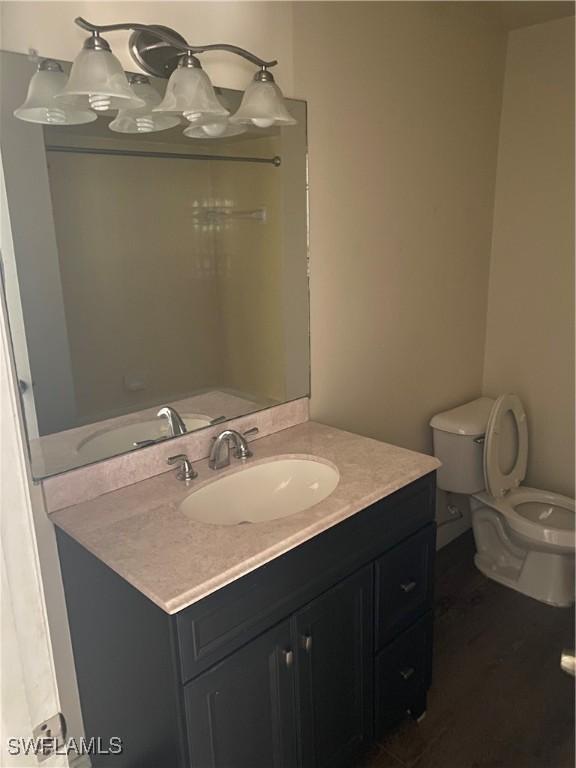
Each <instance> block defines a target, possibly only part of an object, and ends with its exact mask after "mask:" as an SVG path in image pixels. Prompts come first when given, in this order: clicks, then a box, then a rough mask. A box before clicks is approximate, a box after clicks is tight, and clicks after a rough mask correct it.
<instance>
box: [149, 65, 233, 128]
mask: <svg viewBox="0 0 576 768" xmlns="http://www.w3.org/2000/svg"><path fill="white" fill-rule="evenodd" d="M153 111H154V112H176V113H180V114H182V115H184V117H185V118H186V119H187V120H190V121H191V122H193V121H195V120H198V119H201V118H205V117H215V118H218V117H227V116H228V115H229V112H228V110H227V109H226V108H225V107H223V106H222V104H220V102H219V101H218V97H217V96H216V93H215V92H214V88H213V86H212V83H211V82H210V78H209V77H208V75H207V74H206V73H205V72H204V71H203V70H202V69H200V68H199V67H190V66H180V67H178V69H176V70H174V72H173V73H172V74H171V75H170V80H168V85H167V86H166V93H165V95H164V98H163V99H162V102H161V103H160V104H159V105H158V106H157V107H155V108H154V110H153Z"/></svg>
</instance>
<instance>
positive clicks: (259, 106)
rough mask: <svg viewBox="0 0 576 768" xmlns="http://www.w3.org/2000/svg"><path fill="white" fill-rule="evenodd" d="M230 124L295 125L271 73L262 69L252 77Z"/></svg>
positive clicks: (259, 125) (260, 126)
mask: <svg viewBox="0 0 576 768" xmlns="http://www.w3.org/2000/svg"><path fill="white" fill-rule="evenodd" d="M230 122H232V123H237V124H239V125H247V124H250V123H251V124H252V125H255V126H257V127H258V128H270V127H271V126H272V125H295V124H296V120H294V118H293V117H292V115H291V114H290V113H289V112H288V110H287V109H286V106H285V104H284V97H283V96H282V91H281V90H280V88H278V86H277V85H276V83H275V82H274V77H273V76H272V73H271V72H269V71H268V69H267V67H265V66H264V67H262V69H260V70H259V71H258V72H256V74H255V75H254V80H253V81H252V82H251V83H250V85H249V86H248V88H246V91H245V92H244V96H243V97H242V103H241V104H240V107H239V108H238V111H237V112H236V114H235V115H232V117H231V118H230Z"/></svg>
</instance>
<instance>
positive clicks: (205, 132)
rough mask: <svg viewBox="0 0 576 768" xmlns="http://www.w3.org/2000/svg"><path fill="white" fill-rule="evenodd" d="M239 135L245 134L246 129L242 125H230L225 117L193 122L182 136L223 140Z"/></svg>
mask: <svg viewBox="0 0 576 768" xmlns="http://www.w3.org/2000/svg"><path fill="white" fill-rule="evenodd" d="M241 133H246V128H245V127H244V126H243V125H232V123H231V122H230V120H229V119H228V118H227V117H225V118H221V119H220V120H215V119H211V118H210V119H208V118H207V119H205V120H204V121H202V120H199V121H195V122H194V123H192V124H191V125H189V126H188V128H186V130H185V131H184V136H188V138H189V139H224V138H226V137H228V136H238V135H239V134H241Z"/></svg>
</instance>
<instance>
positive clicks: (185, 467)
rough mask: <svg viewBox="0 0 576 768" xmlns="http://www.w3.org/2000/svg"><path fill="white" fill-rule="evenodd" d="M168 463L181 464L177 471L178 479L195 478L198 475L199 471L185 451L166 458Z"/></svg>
mask: <svg viewBox="0 0 576 768" xmlns="http://www.w3.org/2000/svg"><path fill="white" fill-rule="evenodd" d="M166 463H167V464H181V465H182V466H181V468H180V469H179V470H178V471H177V472H176V477H177V478H178V480H194V478H195V477H198V472H196V471H195V470H194V467H193V466H192V462H191V461H190V459H189V458H188V456H186V454H185V453H177V454H176V456H170V457H169V458H168V459H167V460H166Z"/></svg>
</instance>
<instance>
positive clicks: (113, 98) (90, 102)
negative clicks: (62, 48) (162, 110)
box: [56, 29, 146, 112]
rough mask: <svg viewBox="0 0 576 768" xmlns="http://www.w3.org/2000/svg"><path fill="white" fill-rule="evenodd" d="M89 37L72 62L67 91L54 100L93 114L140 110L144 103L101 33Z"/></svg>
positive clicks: (96, 32)
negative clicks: (88, 110)
mask: <svg viewBox="0 0 576 768" xmlns="http://www.w3.org/2000/svg"><path fill="white" fill-rule="evenodd" d="M91 31H92V34H91V35H90V37H88V38H87V39H86V41H85V42H84V46H83V48H82V50H81V51H80V53H79V54H78V56H76V58H75V59H74V63H73V64H72V69H71V71H70V77H69V78H68V82H67V83H66V87H65V88H64V90H63V91H62V93H61V94H58V96H56V100H57V101H59V102H60V103H62V104H82V105H83V106H89V107H90V108H91V109H93V110H95V111H96V112H106V111H107V110H109V109H139V108H140V107H145V106H146V102H145V101H144V100H143V99H140V98H138V96H136V94H135V93H134V91H133V90H132V88H130V84H129V83H128V78H127V77H126V74H125V73H124V70H123V69H122V64H120V62H119V61H118V59H117V58H116V56H114V54H113V53H112V51H111V50H110V45H109V44H108V42H107V41H106V40H104V38H103V37H101V36H100V32H99V31H98V30H96V29H94V30H91Z"/></svg>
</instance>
